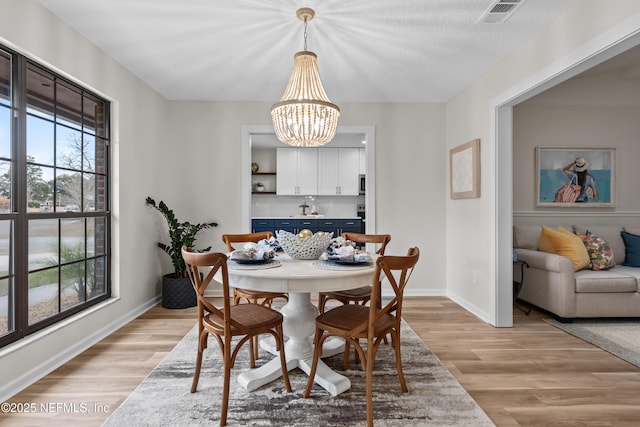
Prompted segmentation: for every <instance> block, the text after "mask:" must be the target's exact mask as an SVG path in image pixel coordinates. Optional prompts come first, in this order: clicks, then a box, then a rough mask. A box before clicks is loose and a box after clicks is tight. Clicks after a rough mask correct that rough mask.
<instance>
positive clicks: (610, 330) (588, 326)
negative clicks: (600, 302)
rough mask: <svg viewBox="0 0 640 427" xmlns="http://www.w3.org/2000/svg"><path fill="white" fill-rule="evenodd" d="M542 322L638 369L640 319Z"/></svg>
mask: <svg viewBox="0 0 640 427" xmlns="http://www.w3.org/2000/svg"><path fill="white" fill-rule="evenodd" d="M544 321H545V322H547V323H549V324H550V325H553V326H555V327H556V328H558V329H562V330H563V331H565V332H568V333H570V334H571V335H573V336H576V337H578V338H580V339H582V340H584V341H586V342H588V343H590V344H593V345H595V346H596V347H600V348H601V349H603V350H605V351H608V352H609V353H611V354H613V355H615V356H618V357H619V358H620V359H622V360H626V361H627V362H629V363H631V364H633V365H636V366H637V367H639V368H640V319H575V320H573V321H572V322H570V323H561V322H558V321H557V320H555V319H544Z"/></svg>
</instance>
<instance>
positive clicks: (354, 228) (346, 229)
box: [338, 218, 362, 234]
mask: <svg viewBox="0 0 640 427" xmlns="http://www.w3.org/2000/svg"><path fill="white" fill-rule="evenodd" d="M338 223H339V224H338V227H339V228H340V234H342V233H360V232H362V220H361V219H359V218H358V219H340V220H338Z"/></svg>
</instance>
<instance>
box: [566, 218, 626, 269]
mask: <svg viewBox="0 0 640 427" xmlns="http://www.w3.org/2000/svg"><path fill="white" fill-rule="evenodd" d="M622 230H623V228H622V226H619V225H588V226H587V225H574V226H573V231H575V232H576V233H578V234H583V235H586V234H587V231H590V232H592V233H593V234H595V235H596V236H598V237H600V238H601V239H604V241H605V242H607V243H608V244H609V247H610V248H611V251H612V252H613V258H614V259H615V261H616V264H618V265H620V264H623V263H624V254H625V249H624V241H623V240H622V236H620V232H621V231H622Z"/></svg>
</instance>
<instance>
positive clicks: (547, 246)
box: [538, 225, 556, 254]
mask: <svg viewBox="0 0 640 427" xmlns="http://www.w3.org/2000/svg"><path fill="white" fill-rule="evenodd" d="M549 231H553V230H551V229H550V228H549V227H546V226H544V225H543V226H542V232H540V239H539V240H538V250H540V251H542V252H546V253H548V254H555V253H556V248H554V247H553V245H552V244H551V241H550V240H549V237H548V233H549Z"/></svg>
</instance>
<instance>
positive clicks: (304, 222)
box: [296, 219, 318, 233]
mask: <svg viewBox="0 0 640 427" xmlns="http://www.w3.org/2000/svg"><path fill="white" fill-rule="evenodd" d="M296 228H297V231H296V233H299V232H300V230H304V229H307V230H311V231H312V232H314V233H316V232H317V231H318V220H317V219H297V220H296Z"/></svg>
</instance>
